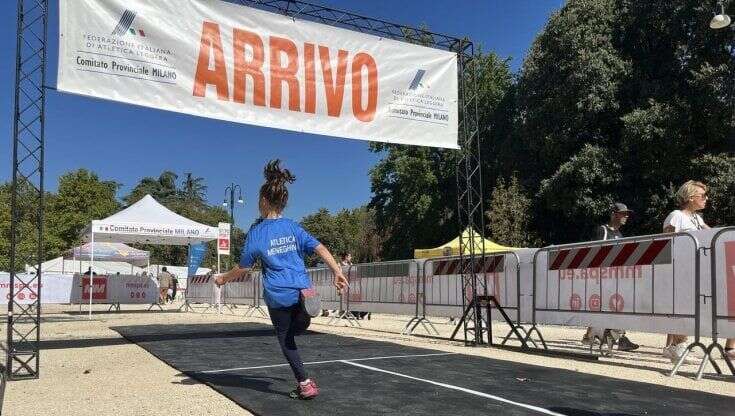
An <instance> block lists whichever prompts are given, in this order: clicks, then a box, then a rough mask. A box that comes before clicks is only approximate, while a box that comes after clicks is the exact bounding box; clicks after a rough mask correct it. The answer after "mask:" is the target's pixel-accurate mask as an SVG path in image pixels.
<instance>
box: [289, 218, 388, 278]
mask: <svg viewBox="0 0 735 416" xmlns="http://www.w3.org/2000/svg"><path fill="white" fill-rule="evenodd" d="M301 225H302V226H303V227H304V229H305V230H307V231H308V232H309V233H310V234H311V235H313V236H314V237H316V239H317V240H319V242H321V243H322V244H324V246H325V247H327V248H328V249H329V251H330V252H331V253H332V254H333V255H334V256H335V257H336V258H337V260H338V261H339V258H340V256H341V255H342V254H344V253H347V252H349V253H352V261H353V262H355V263H364V262H371V261H377V260H380V257H379V252H380V244H381V241H380V237H379V235H378V232H377V227H376V225H375V213H374V212H373V211H371V210H370V209H368V208H367V207H359V208H355V209H352V210H347V209H343V210H341V211H340V212H338V213H337V214H336V215H332V214H330V212H329V211H328V210H327V209H326V208H321V209H319V211H317V212H315V213H314V214H310V215H307V216H305V217H304V218H303V219H302V220H301ZM317 262H319V259H318V258H317V257H316V256H310V257H309V258H308V259H307V264H308V265H309V266H314V265H316V263H317Z"/></svg>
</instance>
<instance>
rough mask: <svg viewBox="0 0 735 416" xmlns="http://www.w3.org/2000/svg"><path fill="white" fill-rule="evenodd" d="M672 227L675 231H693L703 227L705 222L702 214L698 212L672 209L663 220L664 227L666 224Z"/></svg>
mask: <svg viewBox="0 0 735 416" xmlns="http://www.w3.org/2000/svg"><path fill="white" fill-rule="evenodd" d="M669 225H670V226H672V227H674V231H675V232H677V233H678V232H681V231H695V230H701V229H703V228H704V226H705V225H707V224H705V223H704V220H703V219H702V216H701V215H699V214H696V213H695V214H691V215H690V214H687V213H686V212H684V211H681V210H678V209H677V210H675V211H672V212H671V214H669V216H668V217H666V219H665V220H664V228H666V227H667V226H669Z"/></svg>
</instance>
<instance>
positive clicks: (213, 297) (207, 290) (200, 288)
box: [179, 275, 220, 313]
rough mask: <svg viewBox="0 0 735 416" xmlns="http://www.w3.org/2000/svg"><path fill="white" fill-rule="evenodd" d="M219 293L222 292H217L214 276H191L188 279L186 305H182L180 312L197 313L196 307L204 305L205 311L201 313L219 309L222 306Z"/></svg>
mask: <svg viewBox="0 0 735 416" xmlns="http://www.w3.org/2000/svg"><path fill="white" fill-rule="evenodd" d="M219 293H220V290H217V287H216V285H215V284H214V276H213V275H197V276H189V277H187V278H186V290H185V291H184V304H183V305H181V307H180V308H179V311H181V310H183V311H185V312H187V311H190V312H197V311H196V310H195V309H194V306H195V305H197V306H198V305H203V306H205V309H204V310H202V311H201V313H204V312H206V311H208V310H209V309H212V308H214V307H218V305H219V304H220V301H219Z"/></svg>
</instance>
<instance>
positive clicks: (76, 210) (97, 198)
mask: <svg viewBox="0 0 735 416" xmlns="http://www.w3.org/2000/svg"><path fill="white" fill-rule="evenodd" d="M119 186H120V185H119V184H118V183H117V182H114V181H103V180H100V178H99V177H98V176H97V174H96V173H94V172H90V171H88V170H86V169H78V170H75V171H72V172H69V173H66V174H64V175H61V176H60V177H59V187H58V193H57V195H56V197H55V198H52V199H51V200H50V201H49V203H48V204H47V210H48V211H47V212H48V218H49V223H50V227H49V229H48V234H50V235H55V236H58V237H59V238H60V239H61V241H62V242H63V244H64V246H65V247H67V248H71V247H74V246H75V245H77V244H78V243H79V242H80V238H79V234H80V233H81V231H82V230H83V229H84V228H85V227H86V226H88V225H89V224H90V223H91V222H92V220H99V219H103V218H106V217H108V216H110V215H112V214H114V213H115V212H117V211H118V210H119V209H120V204H119V203H118V202H117V199H116V198H115V193H116V192H117V189H118V188H119Z"/></svg>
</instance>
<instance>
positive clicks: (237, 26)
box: [57, 0, 458, 149]
mask: <svg viewBox="0 0 735 416" xmlns="http://www.w3.org/2000/svg"><path fill="white" fill-rule="evenodd" d="M59 20H60V34H59V36H60V39H59V49H60V50H59V69H58V81H57V88H58V90H59V91H64V92H69V93H74V94H81V95H87V96H92V97H97V98H103V99H108V100H113V101H119V102H124V103H129V104H136V105H142V106H146V107H152V108H157V109H163V110H169V111H176V112H181V113H186V114H192V115H197V116H201V117H208V118H214V119H219V120H227V121H233V122H237V123H245V124H254V125H259V126H265V127H275V128H281V129H286V130H294V131H301V132H306V133H314V134H323V135H328V136H337V137H346V138H351V139H360V140H370V141H379V142H388V143H400V144H411V145H421V146H434V147H444V148H455V149H456V148H458V146H457V135H458V128H457V127H458V101H457V100H458V75H457V55H456V54H455V53H452V52H447V51H441V50H437V49H433V48H428V47H424V46H419V45H415V44H409V43H406V42H399V41H394V40H390V39H384V38H380V37H377V36H372V35H367V34H364V33H359V32H355V31H351V30H347V29H341V28H336V27H333V26H328V25H324V24H320V23H314V22H310V21H306V20H300V19H298V18H291V17H287V16H283V15H280V14H275V13H270V12H266V11H263V10H259V9H255V8H249V7H245V6H241V5H235V4H232V3H227V2H223V1H204V0H189V1H179V0H157V1H155V2H152V1H148V0H61V1H60V19H59Z"/></svg>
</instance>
